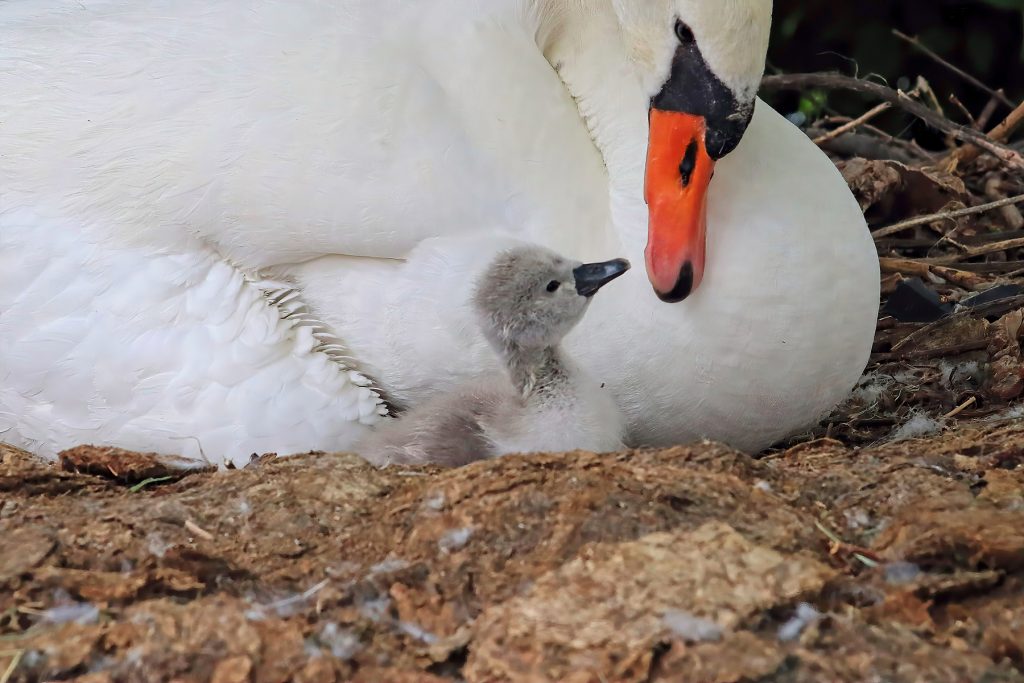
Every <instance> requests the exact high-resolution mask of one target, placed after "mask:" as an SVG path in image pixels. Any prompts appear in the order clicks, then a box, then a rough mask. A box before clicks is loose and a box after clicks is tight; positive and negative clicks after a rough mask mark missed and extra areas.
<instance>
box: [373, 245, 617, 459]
mask: <svg viewBox="0 0 1024 683" xmlns="http://www.w3.org/2000/svg"><path fill="white" fill-rule="evenodd" d="M629 267H630V265H629V262H628V261H626V260H625V259H614V260H611V261H604V262H601V263H579V262H577V261H571V260H568V259H566V258H563V257H562V256H559V255H558V254H556V253H554V252H552V251H550V250H548V249H544V248H541V247H536V246H527V247H517V248H514V249H510V250H508V251H505V252H502V253H501V254H499V255H498V256H497V258H495V260H494V261H493V262H492V263H491V265H490V267H489V268H487V269H486V270H485V271H484V272H483V275H482V276H481V277H480V280H479V282H478V283H477V286H476V289H475V292H474V295H473V300H472V303H473V308H474V311H475V313H476V316H477V320H478V323H479V325H480V327H481V329H482V331H483V333H484V336H485V337H486V338H487V341H488V342H489V343H490V345H491V346H492V347H493V348H494V350H495V351H497V352H498V354H499V356H500V357H501V359H502V361H503V363H504V366H505V369H506V374H505V375H504V376H501V375H492V376H487V377H484V378H480V379H478V380H475V381H472V382H468V383H465V384H463V385H461V386H459V387H458V388H457V389H456V390H455V391H453V392H450V393H447V394H443V395H440V396H437V397H435V398H434V399H432V400H429V401H427V402H425V403H423V404H421V405H419V406H416V407H414V408H413V409H411V410H409V411H408V412H407V413H405V414H404V415H402V416H400V417H399V418H397V419H395V420H392V421H389V422H387V423H385V424H383V425H381V426H380V427H379V428H378V429H377V430H376V431H375V432H374V433H372V434H371V435H370V436H369V437H368V438H367V439H366V440H364V442H363V443H362V444H361V445H359V446H357V447H356V451H357V452H358V453H359V454H360V455H362V456H363V457H364V458H366V459H367V460H368V461H370V462H371V463H374V464H376V465H381V466H383V465H389V464H439V465H445V466H452V467H454V466H459V465H464V464H466V463H469V462H472V461H475V460H481V459H484V458H491V457H495V456H499V455H504V454H507V453H530V452H540V451H555V452H558V451H569V450H576V449H582V450H589V451H594V452H609V451H615V450H619V449H621V448H622V434H623V429H624V420H623V417H622V414H621V412H620V411H619V409H618V407H617V406H616V405H615V402H614V401H613V399H612V397H611V395H610V392H609V391H608V389H606V388H604V387H603V386H601V385H598V384H597V382H595V381H593V380H592V379H591V378H590V377H588V376H587V375H586V374H585V373H583V372H582V371H581V370H580V369H579V368H577V367H576V366H575V365H574V364H573V363H572V362H571V361H569V360H568V359H567V358H565V357H564V355H563V353H562V350H561V348H560V344H561V341H562V339H563V337H565V335H566V334H568V332H569V331H570V330H571V329H572V328H573V327H574V326H575V325H576V324H577V323H578V322H579V321H580V320H581V319H582V318H583V314H584V313H585V312H586V310H587V307H588V305H589V304H590V301H591V299H592V297H593V296H594V294H596V293H597V291H598V290H599V289H600V288H601V287H603V286H604V285H606V284H608V283H609V282H611V281H612V280H614V279H615V278H617V277H619V276H620V275H622V274H623V273H625V272H626V271H627V270H629Z"/></svg>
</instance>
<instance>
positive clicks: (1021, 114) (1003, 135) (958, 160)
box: [949, 102, 1024, 165]
mask: <svg viewBox="0 0 1024 683" xmlns="http://www.w3.org/2000/svg"><path fill="white" fill-rule="evenodd" d="M1022 123H1024V102H1021V103H1020V104H1019V105H1017V107H1016V108H1014V110H1013V111H1011V112H1010V113H1009V114H1007V116H1006V118H1005V119H1003V120H1002V122H1000V124H999V125H998V126H996V127H995V128H993V129H992V130H990V131H989V132H988V137H989V138H991V139H992V140H996V141H998V142H1005V141H1006V140H1008V139H1009V138H1010V136H1011V135H1013V131H1015V130H1017V128H1018V127H1019V126H1020V125H1021V124H1022ZM979 154H981V150H979V149H978V148H977V147H976V146H974V145H967V146H964V147H961V148H960V149H958V150H955V151H954V152H953V154H952V155H950V157H949V160H950V162H952V164H951V165H955V164H963V163H969V162H971V161H974V160H975V159H977V158H978V155H979Z"/></svg>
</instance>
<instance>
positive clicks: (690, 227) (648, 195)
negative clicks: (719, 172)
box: [644, 108, 715, 302]
mask: <svg viewBox="0 0 1024 683" xmlns="http://www.w3.org/2000/svg"><path fill="white" fill-rule="evenodd" d="M706 131H707V123H706V121H705V120H704V117H702V116H695V115H693V114H683V113H680V112H674V111H664V110H661V109H653V108H652V109H651V115H650V140H649V142H648V147H647V172H646V176H645V179H644V199H645V200H646V201H647V208H648V212H649V221H648V227H647V249H646V251H645V252H644V256H645V257H646V262H647V277H648V279H650V281H651V284H652V285H654V291H655V293H657V295H658V297H659V298H661V299H662V300H663V301H668V302H676V301H682V300H683V299H685V298H686V297H687V296H689V295H690V293H691V292H693V290H695V289H697V286H698V285H700V281H701V279H703V277H704V255H705V251H706V233H707V196H708V185H709V184H710V183H711V176H712V175H713V173H714V169H715V162H714V161H713V160H712V159H711V157H710V156H709V155H708V152H707V147H706V146H705V141H704V136H705V133H706Z"/></svg>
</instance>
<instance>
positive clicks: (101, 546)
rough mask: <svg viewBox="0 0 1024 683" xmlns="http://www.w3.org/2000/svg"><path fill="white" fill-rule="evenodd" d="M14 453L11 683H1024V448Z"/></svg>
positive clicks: (8, 473)
mask: <svg viewBox="0 0 1024 683" xmlns="http://www.w3.org/2000/svg"><path fill="white" fill-rule="evenodd" d="M2 453H3V455H2V459H0V494H2V501H3V502H2V505H0V672H3V671H4V669H5V667H6V668H8V669H9V671H8V674H7V678H6V679H3V680H5V683H13V682H18V683H20V682H23V681H26V682H27V681H39V680H76V681H81V682H83V683H84V682H86V681H88V682H89V683H104V682H108V681H140V682H155V681H181V682H183V683H184V682H186V681H188V682H191V681H196V682H199V681H212V682H214V683H235V682H242V681H252V682H254V683H263V682H268V683H269V682H271V681H300V682H310V683H312V682H321V681H323V682H328V681H349V680H352V681H366V682H368V683H369V682H377V681H417V682H419V681H423V682H428V681H430V682H439V681H458V680H465V681H469V682H471V683H475V682H484V681H523V682H527V681H529V682H534V681H537V682H539V681H569V682H574V683H575V682H579V683H583V682H588V683H589V682H591V681H593V682H594V683H598V682H602V681H622V682H637V683H639V682H641V681H645V682H647V681H650V682H653V681H716V682H721V683H725V682H732V681H737V682H738V681H786V682H794V683H795V682H797V681H808V682H811V681H892V682H900V681H907V682H910V681H931V682H936V683H938V682H941V681H950V682H951V683H952V682H954V681H955V682H960V681H1024V425H1020V424H1010V425H1002V426H987V427H966V428H961V429H960V430H958V431H955V432H949V433H944V434H941V435H938V436H935V437H931V438H924V439H916V440H905V441H900V442H897V443H889V444H886V445H882V446H878V447H873V448H867V449H859V448H856V447H849V446H845V445H843V444H841V443H839V442H837V441H834V440H830V439H823V440H817V441H814V442H810V443H805V444H801V445H798V446H795V447H793V448H790V449H788V450H785V451H780V452H777V453H775V454H772V455H769V456H767V457H764V458H761V459H755V458H752V457H750V456H748V455H745V454H742V453H739V452H736V451H732V450H729V449H727V448H725V447H722V446H719V445H716V444H711V443H704V444H697V445H693V446H689V447H678V448H673V449H669V450H657V451H656V450H640V451H631V452H625V453H620V454H615V455H608V456H598V455H594V454H589V453H569V454H557V455H555V454H552V455H533V456H512V457H507V458H502V459H499V460H493V461H485V462H479V463H475V464H472V465H470V466H468V467H464V468H460V469H454V470H439V469H430V468H404V469H392V470H377V469H374V468H373V467H371V466H369V465H367V464H365V463H363V462H362V461H361V460H359V459H358V458H357V457H355V456H352V455H344V454H322V453H315V454H308V455H300V456H294V457H290V458H270V457H268V458H263V459H258V460H254V462H253V463H252V464H251V465H250V466H249V467H246V468H244V469H242V470H235V471H219V472H197V473H192V474H188V475H183V474H182V473H181V472H173V471H172V470H164V471H161V469H160V466H159V464H158V463H156V462H155V459H153V458H150V457H149V456H146V455H144V454H126V453H124V452H121V451H117V450H114V449H95V448H87V447H83V448H78V449H75V450H74V451H71V452H69V453H67V454H66V455H65V457H64V458H63V459H62V463H61V466H60V467H55V466H54V465H52V464H47V463H42V462H38V461H36V460H35V459H34V458H33V457H32V456H31V455H29V454H27V453H25V452H22V451H18V450H16V449H12V448H9V447H5V448H4V450H3V451H2ZM74 470H78V471H74ZM167 477H169V478H167ZM12 664H14V666H13V667H11V665H12Z"/></svg>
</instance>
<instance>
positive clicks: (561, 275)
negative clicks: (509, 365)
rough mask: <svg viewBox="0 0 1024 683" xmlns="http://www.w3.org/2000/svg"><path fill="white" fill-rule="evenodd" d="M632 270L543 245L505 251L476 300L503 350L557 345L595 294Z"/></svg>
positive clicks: (484, 279) (489, 331)
mask: <svg viewBox="0 0 1024 683" xmlns="http://www.w3.org/2000/svg"><path fill="white" fill-rule="evenodd" d="M627 270H629V261H627V260H625V259H614V260H611V261H603V262H601V263H580V262H579V261H571V260H569V259H566V258H564V257H562V256H559V255H558V254H556V253H555V252H553V251H550V250H548V249H544V248H542V247H536V246H529V247H519V248H515V249H511V250H509V251H506V252H503V253H501V254H500V255H498V257H497V258H496V259H495V260H494V261H493V262H492V263H491V265H490V267H489V268H487V270H485V271H484V273H483V275H482V276H481V278H480V281H479V283H478V284H477V287H476V292H475V295H474V297H473V304H474V307H475V308H476V311H477V314H478V315H479V317H480V320H481V324H482V327H483V332H484V335H485V336H486V337H487V339H488V341H489V342H490V343H491V344H492V345H493V346H495V347H496V348H497V349H498V350H500V351H507V350H509V349H513V348H515V349H520V350H529V349H542V348H546V347H549V346H555V345H557V344H558V343H559V342H560V341H561V340H562V338H563V337H564V336H565V335H566V334H568V332H569V330H571V329H572V328H573V327H574V326H575V325H576V323H578V322H579V321H580V319H581V318H582V317H583V314H584V313H585V312H586V310H587V305H588V304H589V303H590V300H591V297H593V296H594V294H596V293H597V291H598V290H599V289H601V287H603V286H604V285H606V284H608V283H609V282H611V281H612V280H614V279H615V278H617V277H619V276H620V275H622V274H623V273H625V272H626V271H627Z"/></svg>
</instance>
